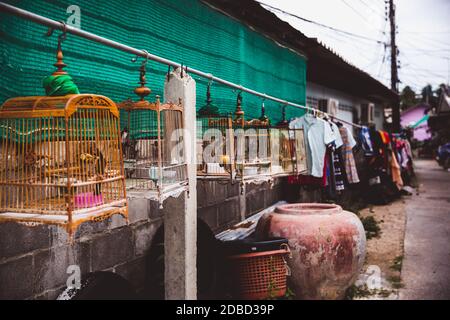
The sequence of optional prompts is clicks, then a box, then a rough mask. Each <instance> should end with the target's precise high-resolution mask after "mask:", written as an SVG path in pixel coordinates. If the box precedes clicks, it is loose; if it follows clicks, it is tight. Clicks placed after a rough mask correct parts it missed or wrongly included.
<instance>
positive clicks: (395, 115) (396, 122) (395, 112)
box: [389, 0, 400, 132]
mask: <svg viewBox="0 0 450 320" xmlns="http://www.w3.org/2000/svg"><path fill="white" fill-rule="evenodd" d="M389 21H390V25H391V89H392V91H394V92H395V93H396V94H397V96H398V83H399V80H398V66H397V53H398V50H397V45H396V43H395V35H396V32H397V30H396V25H395V5H394V0H389ZM392 131H393V132H399V131H400V98H399V97H398V98H397V99H396V101H395V103H394V105H393V106H392Z"/></svg>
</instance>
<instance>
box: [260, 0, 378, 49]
mask: <svg viewBox="0 0 450 320" xmlns="http://www.w3.org/2000/svg"><path fill="white" fill-rule="evenodd" d="M256 1H257V2H258V3H259V4H261V5H262V6H264V7H267V8H269V9H272V10H274V11H276V12H279V13H282V14H284V15H287V16H290V17H293V18H296V19H299V20H302V21H304V22H308V23H311V24H315V25H317V26H320V27H322V28H326V29H329V30H333V31H335V32H339V33H342V34H346V35H348V36H351V37H354V38H359V39H362V40H366V41H373V42H376V43H379V44H385V43H384V42H383V41H380V40H378V39H374V38H370V37H366V36H363V35H360V34H356V33H352V32H349V31H345V30H341V29H337V28H334V27H331V26H328V25H326V24H323V23H320V22H316V21H313V20H310V19H306V18H303V17H300V16H298V15H296V14H293V13H290V12H287V11H284V10H282V9H280V8H277V7H274V6H271V5H269V4H266V3H264V2H261V1H258V0H256Z"/></svg>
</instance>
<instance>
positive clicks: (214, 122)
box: [197, 84, 235, 178]
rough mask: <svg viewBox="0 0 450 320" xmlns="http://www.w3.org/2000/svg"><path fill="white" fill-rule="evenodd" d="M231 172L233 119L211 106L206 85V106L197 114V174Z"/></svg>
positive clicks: (213, 175)
mask: <svg viewBox="0 0 450 320" xmlns="http://www.w3.org/2000/svg"><path fill="white" fill-rule="evenodd" d="M234 171H235V164H234V134H233V118H232V117H231V115H220V114H219V109H218V108H217V107H215V106H213V105H212V100H211V91H210V84H208V87H207V91H206V105H205V106H204V107H202V108H201V109H200V110H199V112H198V114H197V176H198V177H208V178H221V177H222V178H233V176H234Z"/></svg>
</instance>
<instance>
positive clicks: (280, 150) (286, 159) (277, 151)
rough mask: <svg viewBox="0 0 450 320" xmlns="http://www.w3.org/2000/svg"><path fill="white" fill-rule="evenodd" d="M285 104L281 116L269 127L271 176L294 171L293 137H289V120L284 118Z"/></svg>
mask: <svg viewBox="0 0 450 320" xmlns="http://www.w3.org/2000/svg"><path fill="white" fill-rule="evenodd" d="M285 107H286V106H283V111H282V115H283V118H282V120H281V121H280V122H278V123H277V124H276V125H275V126H274V127H272V128H271V129H270V138H271V139H270V141H271V145H272V166H271V174H272V175H273V176H289V175H293V174H294V173H295V168H296V155H295V139H294V136H292V137H291V133H290V130H289V122H288V121H287V120H286V108H285Z"/></svg>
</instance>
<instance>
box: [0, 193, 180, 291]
mask: <svg viewBox="0 0 450 320" xmlns="http://www.w3.org/2000/svg"><path fill="white" fill-rule="evenodd" d="M179 201H180V200H179V199H168V200H167V202H166V206H165V208H167V209H173V206H174V205H175V206H176V204H177V203H178V202H179ZM129 206H130V215H129V223H128V224H127V222H126V220H125V219H124V218H123V217H122V216H119V215H115V216H112V217H111V218H109V219H107V220H104V221H102V222H97V223H94V222H87V223H84V224H82V225H81V226H80V228H79V229H78V230H77V232H76V234H75V235H74V242H73V243H72V244H71V243H70V242H69V239H68V235H67V233H66V232H65V230H63V229H61V228H59V227H56V226H48V225H40V226H36V227H28V226H24V225H20V224H17V223H13V222H8V223H2V224H0V299H55V298H56V297H57V296H58V295H59V294H60V293H61V292H62V290H64V289H65V287H66V281H67V278H68V276H69V275H68V274H67V273H66V271H67V267H68V266H70V265H78V266H79V267H80V269H81V273H82V276H83V275H85V274H87V273H89V272H93V271H113V272H116V273H118V274H120V275H121V276H123V277H124V278H126V279H127V280H129V281H130V282H131V284H132V285H133V286H134V287H135V288H136V289H137V290H139V289H141V288H142V285H143V282H144V279H145V269H146V266H145V257H146V254H147V252H148V250H149V248H150V246H151V241H152V238H153V235H154V234H155V233H156V231H157V229H158V228H159V226H160V225H161V224H162V221H163V218H162V217H163V215H164V209H163V210H159V209H158V204H157V203H156V202H153V201H148V200H145V199H140V198H136V199H130V200H129Z"/></svg>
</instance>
